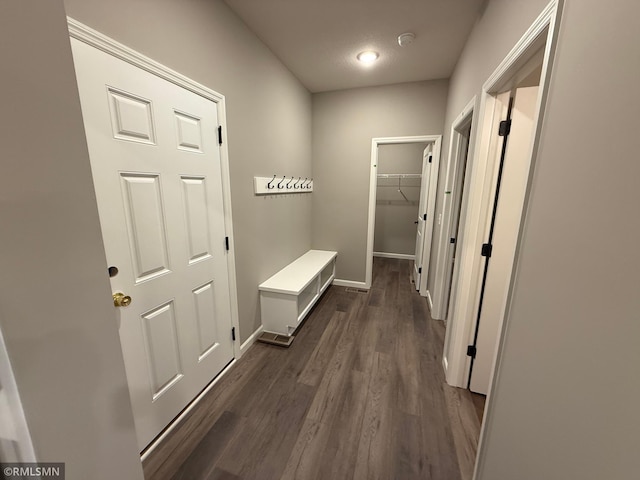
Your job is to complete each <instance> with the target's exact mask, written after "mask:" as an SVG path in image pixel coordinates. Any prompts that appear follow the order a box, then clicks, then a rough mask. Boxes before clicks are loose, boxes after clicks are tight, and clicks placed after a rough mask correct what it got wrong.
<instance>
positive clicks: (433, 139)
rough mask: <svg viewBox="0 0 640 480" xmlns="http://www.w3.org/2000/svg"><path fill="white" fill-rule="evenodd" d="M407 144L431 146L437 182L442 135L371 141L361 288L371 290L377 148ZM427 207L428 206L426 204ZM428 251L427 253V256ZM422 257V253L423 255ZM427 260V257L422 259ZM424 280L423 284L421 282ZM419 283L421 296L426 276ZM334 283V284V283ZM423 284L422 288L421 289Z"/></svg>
mask: <svg viewBox="0 0 640 480" xmlns="http://www.w3.org/2000/svg"><path fill="white" fill-rule="evenodd" d="M407 143H425V144H429V143H432V144H433V166H432V168H433V170H432V172H431V173H432V177H433V178H434V180H433V181H434V182H435V184H436V186H437V181H438V166H439V164H440V145H441V143H442V135H416V136H410V137H376V138H372V139H371V171H370V174H369V214H368V220H367V222H368V223H367V225H368V228H367V257H366V273H365V282H364V284H365V286H364V287H362V288H367V289H368V288H371V283H372V281H373V240H374V235H375V221H376V185H377V183H378V176H377V173H376V172H377V166H378V146H380V145H403V144H407ZM433 190H434V191H433V192H432V191H431V190H430V192H429V195H430V197H431V194H433V195H434V198H433V200H434V201H433V204H434V205H435V195H436V192H435V190H436V188H434V189H433ZM428 205H429V204H428ZM433 216H434V215H433V212H431V215H429V217H430V220H428V224H431V234H432V233H433ZM427 238H430V237H425V242H424V243H425V248H427V243H429V245H428V248H429V249H430V248H431V241H429V242H427V241H426V239H427ZM428 253H429V251H427V254H428ZM423 255H424V253H423ZM423 258H427V259H428V258H429V257H423ZM422 279H424V282H423V281H422ZM422 279H421V281H420V284H421V285H420V291H421V294H422V295H425V289H426V280H427V275H422ZM334 283H335V282H334ZM423 284H424V287H423Z"/></svg>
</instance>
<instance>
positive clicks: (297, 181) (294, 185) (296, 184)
mask: <svg viewBox="0 0 640 480" xmlns="http://www.w3.org/2000/svg"><path fill="white" fill-rule="evenodd" d="M301 178H302V177H298V180H296V183H294V184H293V188H298V184H299V183H300V179H301Z"/></svg>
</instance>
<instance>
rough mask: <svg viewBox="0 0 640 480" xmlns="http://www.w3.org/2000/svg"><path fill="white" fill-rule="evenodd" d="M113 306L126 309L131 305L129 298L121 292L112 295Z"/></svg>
mask: <svg viewBox="0 0 640 480" xmlns="http://www.w3.org/2000/svg"><path fill="white" fill-rule="evenodd" d="M113 304H114V305H115V306H116V307H128V306H129V305H130V304H131V297H130V296H129V295H125V294H124V293H122V292H116V293H114V294H113Z"/></svg>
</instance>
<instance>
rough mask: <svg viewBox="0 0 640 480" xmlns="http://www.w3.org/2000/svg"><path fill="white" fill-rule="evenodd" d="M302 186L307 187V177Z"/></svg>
mask: <svg viewBox="0 0 640 480" xmlns="http://www.w3.org/2000/svg"><path fill="white" fill-rule="evenodd" d="M300 188H307V177H304V182H302V185H300Z"/></svg>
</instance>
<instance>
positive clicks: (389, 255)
mask: <svg viewBox="0 0 640 480" xmlns="http://www.w3.org/2000/svg"><path fill="white" fill-rule="evenodd" d="M373 256H374V257H380V258H398V259H400V260H415V259H416V256H415V255H410V254H407V253H387V252H373Z"/></svg>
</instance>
